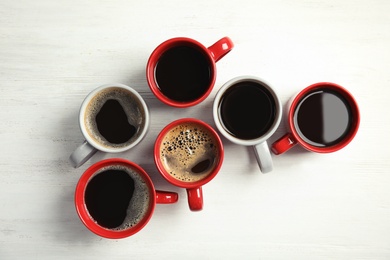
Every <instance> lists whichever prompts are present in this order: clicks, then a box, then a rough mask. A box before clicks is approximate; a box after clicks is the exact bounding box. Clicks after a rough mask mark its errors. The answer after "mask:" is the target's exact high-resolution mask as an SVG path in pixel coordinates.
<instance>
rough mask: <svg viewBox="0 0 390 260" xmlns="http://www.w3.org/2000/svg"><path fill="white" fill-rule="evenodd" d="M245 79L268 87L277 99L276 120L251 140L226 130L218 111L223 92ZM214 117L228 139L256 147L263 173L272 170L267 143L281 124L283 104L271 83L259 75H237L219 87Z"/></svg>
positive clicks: (214, 106) (220, 130)
mask: <svg viewBox="0 0 390 260" xmlns="http://www.w3.org/2000/svg"><path fill="white" fill-rule="evenodd" d="M243 81H252V82H255V83H258V84H261V85H262V86H264V87H265V88H266V89H268V90H269V91H270V93H271V94H272V96H273V98H274V100H275V106H276V115H275V120H274V122H273V124H272V126H271V127H270V129H269V130H268V131H267V132H266V133H265V134H264V135H262V136H260V137H258V138H256V139H251V140H243V139H239V138H236V137H235V136H232V135H231V134H229V132H227V131H226V130H225V128H224V127H223V124H222V123H221V120H222V119H221V118H220V116H219V112H218V106H219V103H220V101H221V98H222V97H223V94H224V93H225V92H226V91H227V90H228V89H229V88H230V87H232V86H233V85H235V84H237V83H240V82H243ZM213 117H214V121H215V124H216V126H217V128H218V130H219V132H220V133H221V134H222V135H223V136H225V137H226V138H227V139H228V140H230V141H231V142H233V143H235V144H238V145H244V146H252V147H253V148H254V151H255V155H256V159H257V162H258V164H259V167H260V170H261V171H262V172H263V173H267V172H270V171H272V169H273V162H272V158H271V153H270V149H269V147H268V144H267V140H268V138H270V137H271V136H272V135H273V134H274V133H275V131H276V129H277V128H278V126H279V124H280V121H281V119H282V104H281V102H280V99H279V97H278V95H277V94H276V92H275V90H274V89H273V88H272V87H271V85H270V84H269V83H267V82H266V81H264V80H263V79H260V78H258V77H254V76H240V77H236V78H233V79H231V80H229V81H228V82H226V83H225V84H224V85H223V86H222V87H221V89H219V91H218V92H217V94H216V96H215V99H214V104H213Z"/></svg>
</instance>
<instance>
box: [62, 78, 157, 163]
mask: <svg viewBox="0 0 390 260" xmlns="http://www.w3.org/2000/svg"><path fill="white" fill-rule="evenodd" d="M149 120H150V116H149V110H148V107H147V105H146V103H145V101H144V100H143V98H142V97H141V95H140V94H139V93H138V92H137V91H135V90H134V89H132V88H130V87H129V86H126V85H123V84H119V83H115V84H106V85H103V86H100V87H98V88H96V89H95V90H93V91H92V92H91V93H89V94H88V95H87V97H86V98H85V99H84V101H83V103H82V105H81V108H80V113H79V123H80V129H81V132H82V134H83V135H84V138H85V141H84V142H83V143H82V144H81V145H80V146H79V147H77V149H76V150H75V151H74V152H73V153H72V154H71V155H70V158H69V159H70V161H71V163H72V165H73V167H75V168H77V167H80V166H81V165H83V164H84V163H85V162H86V161H87V160H89V159H90V158H91V157H92V156H93V155H94V154H95V153H96V152H97V151H103V152H108V153H119V152H124V151H126V150H128V149H130V148H132V147H134V146H135V145H137V144H138V143H139V142H140V141H141V140H142V139H143V138H144V136H145V135H146V133H147V130H148V128H149Z"/></svg>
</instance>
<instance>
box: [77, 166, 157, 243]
mask: <svg viewBox="0 0 390 260" xmlns="http://www.w3.org/2000/svg"><path fill="white" fill-rule="evenodd" d="M110 165H122V166H125V167H130V168H132V169H135V170H136V171H137V172H138V173H139V174H140V175H141V176H142V178H143V179H144V181H145V183H146V184H147V186H148V187H149V192H150V204H149V208H148V210H147V213H146V215H145V217H144V218H143V219H142V220H141V221H140V222H138V223H137V224H136V225H135V226H133V227H131V228H128V229H124V230H112V229H107V228H104V227H102V226H100V225H99V224H97V223H96V222H95V221H94V220H93V219H92V217H91V216H90V214H89V213H88V210H87V208H86V206H85V205H86V204H85V196H84V194H85V189H86V187H87V185H88V182H89V181H90V180H91V179H92V177H93V176H94V174H95V173H96V172H97V171H98V170H100V169H102V168H103V167H106V166H110ZM74 202H75V207H76V211H77V214H78V216H79V218H80V220H81V222H83V224H84V225H85V226H86V227H87V228H88V229H89V230H90V231H92V232H93V233H95V234H96V235H99V236H101V237H105V238H111V239H119V238H125V237H128V236H131V235H134V234H135V233H137V232H139V231H140V230H141V229H143V228H144V226H145V225H146V224H147V223H148V222H149V220H150V218H151V217H152V215H153V212H154V209H155V206H156V190H155V188H154V185H153V182H152V180H151V179H150V177H149V175H148V174H147V173H146V171H145V170H144V169H143V168H141V166H139V165H137V164H136V163H134V162H131V161H128V160H125V159H121V158H111V159H106V160H102V161H99V162H97V163H95V164H93V165H91V166H90V167H89V168H88V169H87V170H85V172H84V173H83V174H82V175H81V177H80V179H79V181H78V183H77V186H76V190H75V198H74Z"/></svg>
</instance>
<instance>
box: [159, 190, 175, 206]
mask: <svg viewBox="0 0 390 260" xmlns="http://www.w3.org/2000/svg"><path fill="white" fill-rule="evenodd" d="M178 198H179V195H178V194H177V193H176V192H169V191H161V190H156V202H157V203H158V204H171V203H175V202H177V200H178Z"/></svg>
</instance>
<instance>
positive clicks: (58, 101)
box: [0, 0, 390, 260]
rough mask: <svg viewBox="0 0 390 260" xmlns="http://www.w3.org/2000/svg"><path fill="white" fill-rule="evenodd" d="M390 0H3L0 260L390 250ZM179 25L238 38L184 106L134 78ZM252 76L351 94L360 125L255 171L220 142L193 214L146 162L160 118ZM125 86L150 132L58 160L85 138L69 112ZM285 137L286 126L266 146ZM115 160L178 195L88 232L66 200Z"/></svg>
mask: <svg viewBox="0 0 390 260" xmlns="http://www.w3.org/2000/svg"><path fill="white" fill-rule="evenodd" d="M389 13H390V2H389V1H385V0H376V1H368V0H358V1H350V0H347V1H335V0H330V1H325V0H310V1H287V0H279V1H254V0H253V1H251V0H244V1H222V0H207V1H206V0H200V1H193V2H183V1H177V0H167V1H155V0H151V1H134V0H127V1H123V0H114V1H88V0H81V1H64V0H59V1H47V0H36V1H25V0H22V1H11V0H1V1H0V106H1V109H0V119H1V124H0V141H1V150H0V169H1V173H0V259H116V258H123V259H135V258H139V259H156V258H161V259H240V258H242V259H343V260H344V259H370V260H372V259H390V189H389V187H390V171H389V169H390V160H389V152H388V146H389V145H390V140H389V134H388V132H389V130H388V129H389V128H390V117H389V113H388V107H389V95H390V87H389V85H390V73H389V68H390V51H389V46H390V16H389ZM176 36H186V37H192V38H194V39H196V40H198V41H200V42H202V43H203V44H204V45H206V46H209V45H211V44H213V43H214V42H215V41H217V40H218V39H220V38H221V37H223V36H229V37H230V38H231V39H232V40H233V42H234V43H235V48H234V49H233V51H232V52H231V53H229V54H228V55H226V56H225V57H224V58H223V59H222V60H220V61H219V62H218V64H217V69H218V75H217V81H216V84H215V88H214V90H213V92H212V93H211V95H210V96H209V97H208V98H207V99H206V100H205V101H204V102H203V103H201V104H200V105H197V106H195V107H192V108H188V109H177V108H172V107H168V106H166V105H164V104H162V103H161V102H160V101H158V100H156V98H155V97H154V96H153V94H152V93H151V91H150V90H149V88H148V86H147V82H146V78H145V66H146V62H147V59H148V57H149V55H150V53H151V52H152V51H153V49H154V48H155V47H156V46H157V45H158V44H159V43H161V42H162V41H164V40H166V39H169V38H171V37H176ZM239 75H255V76H258V77H261V78H263V79H265V80H267V81H268V82H270V83H271V84H272V85H273V86H274V88H275V89H276V91H277V92H278V93H279V95H280V98H281V100H282V101H283V104H284V105H285V104H287V102H288V100H289V99H290V98H291V97H292V96H293V95H294V94H296V93H297V92H298V91H300V90H301V89H303V88H304V87H306V86H308V85H310V84H312V83H315V82H319V81H331V82H335V83H338V84H341V85H343V86H344V87H346V88H347V89H348V90H350V91H351V92H352V93H353V95H354V96H355V97H356V99H357V101H358V103H359V106H360V109H361V117H362V118H361V127H360V129H359V132H358V134H357V136H356V138H355V140H354V141H353V142H352V143H351V144H350V145H349V146H347V147H346V148H345V149H343V150H341V151H338V152H336V153H333V154H327V155H323V154H313V153H309V152H307V151H305V150H303V149H302V148H299V147H296V148H294V149H293V150H292V151H290V152H288V153H287V154H285V155H281V156H273V158H274V171H273V172H271V173H269V174H261V173H260V172H259V169H258V166H257V164H256V160H255V157H254V155H253V154H252V150H251V149H250V148H248V147H240V146H237V145H235V144H233V143H230V142H229V141H228V140H226V139H224V138H223V142H224V146H225V155H226V156H225V162H224V165H223V167H222V169H221V171H220V173H219V174H218V175H217V177H216V178H215V179H214V180H213V181H212V182H210V183H208V184H207V185H206V186H204V189H203V192H204V196H205V207H204V210H203V211H202V212H197V213H193V212H190V211H189V209H188V205H187V198H186V193H185V191H184V190H182V189H180V188H177V187H173V186H171V185H170V184H168V183H167V182H166V181H165V180H164V179H163V178H162V177H161V176H160V175H159V173H158V172H157V169H156V167H155V165H154V162H153V158H152V149H153V143H154V140H155V138H156V136H157V134H158V133H159V131H160V130H161V129H162V128H163V127H164V126H165V125H166V124H167V123H169V122H171V121H173V120H175V119H178V118H182V117H196V118H200V119H202V120H204V121H206V122H207V123H209V124H211V125H212V126H215V125H214V123H213V118H212V112H211V111H212V102H213V97H214V95H215V93H216V91H217V90H218V89H219V88H220V87H221V86H222V84H223V83H224V82H226V81H227V80H229V79H231V78H233V77H235V76H239ZM111 82H120V83H123V84H127V85H129V86H131V87H133V88H135V89H136V90H137V91H139V92H140V94H141V95H142V96H143V98H144V99H145V101H146V103H147V104H148V106H149V108H150V111H151V119H152V121H151V126H150V129H149V132H148V134H147V136H146V138H145V139H144V140H143V141H142V142H141V143H140V144H139V145H137V146H136V147H135V148H134V149H132V150H130V151H127V152H124V153H121V154H104V153H98V154H96V155H95V156H94V157H93V158H92V160H90V161H89V162H88V163H87V164H85V165H83V166H82V167H80V168H79V169H73V168H72V167H71V166H70V164H69V161H68V157H69V155H70V153H71V152H72V151H73V150H74V149H75V148H76V147H77V146H78V145H79V144H80V143H81V142H82V141H83V137H82V134H81V132H80V130H79V126H78V121H77V114H78V110H79V107H80V104H81V102H82V100H83V98H84V97H85V96H86V95H87V94H88V93H89V92H90V91H91V90H92V89H94V88H95V87H97V86H99V85H102V84H105V83H111ZM285 132H286V126H285V124H284V123H283V124H281V126H280V127H279V129H278V130H277V132H276V133H275V135H274V136H273V137H271V141H274V140H276V139H277V138H278V137H280V136H281V135H283V134H284V133H285ZM111 157H123V158H126V159H129V160H131V161H134V162H136V163H138V164H140V165H141V166H142V167H143V168H145V169H146V170H147V171H148V173H149V174H150V176H151V177H152V179H153V181H154V183H155V186H156V187H157V188H158V189H166V190H172V191H176V192H178V193H179V195H180V200H179V202H178V203H177V204H176V205H158V206H157V207H156V210H155V214H154V215H153V217H152V219H151V221H150V222H149V224H148V225H147V226H146V227H145V228H144V229H143V230H142V231H141V232H140V233H138V234H136V235H134V236H133V237H130V238H127V239H122V240H107V239H103V238H100V237H97V236H96V235H93V234H92V233H91V232H89V231H88V230H87V229H86V228H85V227H84V226H83V224H82V223H81V222H80V221H79V219H78V217H77V214H76V212H75V208H74V203H73V193H74V189H75V185H76V183H77V181H78V179H79V177H80V176H81V174H82V173H83V171H84V170H85V169H87V167H88V166H90V165H91V164H92V163H94V162H97V161H99V160H102V159H104V158H111Z"/></svg>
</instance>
